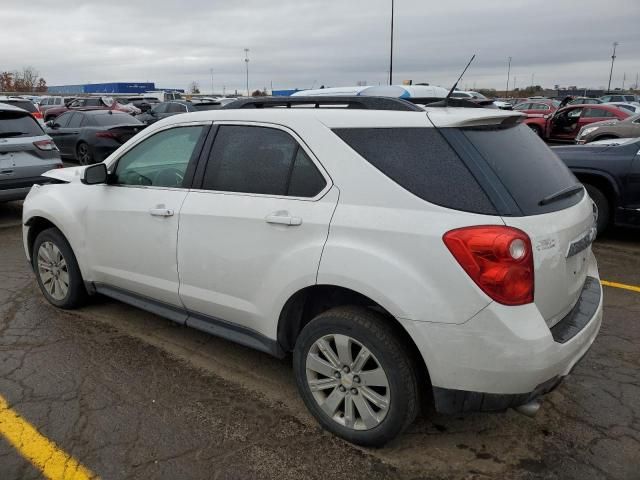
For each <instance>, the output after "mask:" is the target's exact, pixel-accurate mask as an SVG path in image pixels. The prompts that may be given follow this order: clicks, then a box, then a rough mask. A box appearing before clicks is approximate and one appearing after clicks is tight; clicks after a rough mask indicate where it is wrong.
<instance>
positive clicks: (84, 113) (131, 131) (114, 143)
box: [46, 110, 146, 165]
mask: <svg viewBox="0 0 640 480" xmlns="http://www.w3.org/2000/svg"><path fill="white" fill-rule="evenodd" d="M145 127H146V125H144V124H143V123H141V122H139V121H138V120H136V119H135V118H133V117H132V116H131V115H129V114H128V113H124V112H118V111H114V110H69V111H68V112H65V113H63V114H62V115H60V116H59V117H57V118H56V119H55V120H50V121H48V122H47V123H46V132H47V133H48V134H49V135H51V138H53V141H54V142H55V143H56V145H57V146H58V148H59V149H60V154H61V155H62V156H63V157H65V158H73V159H74V160H76V161H77V162H79V163H80V164H81V165H90V164H92V163H98V162H102V161H103V160H104V159H105V158H107V157H108V156H109V155H111V153H113V152H114V151H115V150H117V149H118V148H119V147H120V146H121V145H122V144H123V143H125V142H126V141H127V140H129V139H130V138H131V137H133V136H134V135H135V134H137V133H138V132H140V131H141V130H142V129H144V128H145Z"/></svg>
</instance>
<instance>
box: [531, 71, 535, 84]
mask: <svg viewBox="0 0 640 480" xmlns="http://www.w3.org/2000/svg"><path fill="white" fill-rule="evenodd" d="M534 76H535V73H532V74H531V86H532V87H533V77H534Z"/></svg>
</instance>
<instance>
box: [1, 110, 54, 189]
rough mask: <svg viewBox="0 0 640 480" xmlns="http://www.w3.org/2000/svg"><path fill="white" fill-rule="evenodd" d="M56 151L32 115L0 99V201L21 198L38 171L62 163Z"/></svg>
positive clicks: (37, 174)
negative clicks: (0, 101) (1, 101)
mask: <svg viewBox="0 0 640 480" xmlns="http://www.w3.org/2000/svg"><path fill="white" fill-rule="evenodd" d="M62 166H63V165H62V160H60V152H59V151H58V148H57V147H56V145H55V143H53V140H51V137H50V136H49V135H47V134H46V133H44V130H42V127H41V126H40V124H39V123H38V121H37V120H36V119H35V118H33V116H32V115H31V114H30V113H29V112H27V111H26V110H23V109H21V108H18V107H14V106H13V105H7V104H3V103H0V202H9V201H11V200H22V199H23V198H25V197H26V196H27V193H29V190H30V189H31V186H32V185H33V184H34V183H41V182H43V181H44V180H46V179H45V178H44V177H41V176H40V175H41V174H43V173H44V172H46V171H48V170H51V169H53V168H60V167H62Z"/></svg>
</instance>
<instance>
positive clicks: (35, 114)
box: [31, 112, 42, 118]
mask: <svg viewBox="0 0 640 480" xmlns="http://www.w3.org/2000/svg"><path fill="white" fill-rule="evenodd" d="M31 115H32V116H33V118H42V113H41V112H33V113H32V114H31Z"/></svg>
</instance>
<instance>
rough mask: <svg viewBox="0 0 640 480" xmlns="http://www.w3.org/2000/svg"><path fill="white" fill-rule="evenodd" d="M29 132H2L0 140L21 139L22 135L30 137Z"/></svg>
mask: <svg viewBox="0 0 640 480" xmlns="http://www.w3.org/2000/svg"><path fill="white" fill-rule="evenodd" d="M28 134H29V132H0V138H2V137H19V136H20V135H28Z"/></svg>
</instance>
